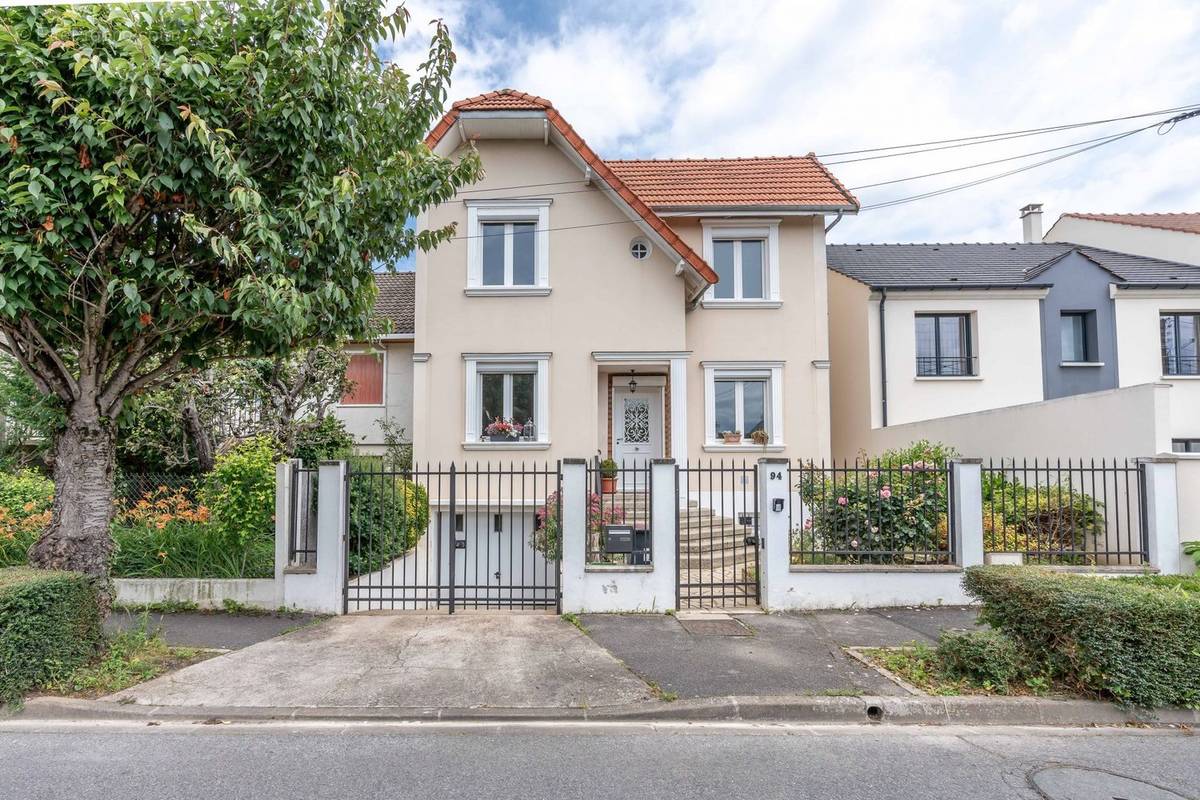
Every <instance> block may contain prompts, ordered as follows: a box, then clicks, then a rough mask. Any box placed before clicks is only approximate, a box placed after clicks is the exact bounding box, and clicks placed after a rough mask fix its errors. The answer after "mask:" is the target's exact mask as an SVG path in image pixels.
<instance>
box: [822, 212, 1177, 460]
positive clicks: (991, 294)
mask: <svg viewBox="0 0 1200 800" xmlns="http://www.w3.org/2000/svg"><path fill="white" fill-rule="evenodd" d="M1031 208H1034V207H1026V209H1023V212H1024V213H1025V216H1026V217H1028V216H1030V214H1032V213H1037V211H1036V209H1035V210H1033V211H1031V210H1030V209H1031ZM1036 227H1037V226H1036V222H1034V223H1032V224H1030V223H1027V228H1032V230H1028V229H1027V238H1034V239H1035V241H1026V242H1020V243H1009V244H873V245H871V244H863V245H830V246H829V247H828V248H827V260H828V264H829V268H830V271H831V275H830V280H829V303H830V319H831V327H830V358H831V362H832V370H831V371H832V374H831V387H832V397H833V402H832V408H833V421H832V430H833V440H834V451H835V453H836V454H838V455H853V454H854V453H855V452H857V451H858V450H859V449H860V448H865V449H868V450H875V449H877V448H875V447H872V444H871V443H872V437H871V431H873V430H878V429H882V428H886V427H888V426H897V425H906V424H908V423H915V422H920V421H927V420H934V419H943V418H947V417H952V416H955V415H962V414H971V413H974V412H979V411H984V410H988V409H996V408H1004V407H1011V406H1019V405H1022V404H1032V403H1040V402H1042V401H1047V400H1053V399H1055V398H1064V397H1071V396H1076V395H1083V394H1088V393H1095V392H1102V391H1104V390H1108V389H1117V388H1121V387H1130V386H1135V385H1140V384H1148V383H1157V382H1165V383H1168V384H1170V385H1171V386H1172V390H1171V395H1170V409H1171V410H1170V421H1169V427H1170V440H1171V444H1172V446H1173V447H1174V448H1175V449H1177V450H1180V451H1190V450H1192V449H1193V448H1198V449H1200V442H1197V441H1196V440H1197V437H1200V382H1197V380H1198V379H1200V370H1198V368H1197V363H1198V362H1197V350H1196V347H1197V344H1196V331H1197V329H1198V328H1200V267H1197V266H1194V265H1189V264H1182V263H1177V262H1170V261H1164V260H1160V259H1156V258H1151V257H1147V256H1140V255H1132V254H1129V253H1120V252H1114V251H1111V250H1106V249H1102V248H1099V247H1094V246H1086V245H1079V244H1071V243H1048V242H1039V241H1036V236H1037V234H1039V233H1040V231H1037V230H1036ZM1105 424H1106V425H1119V424H1121V421H1120V420H1109V421H1106V422H1105ZM910 427H911V426H910ZM915 435H919V431H918V432H917V434H915Z"/></svg>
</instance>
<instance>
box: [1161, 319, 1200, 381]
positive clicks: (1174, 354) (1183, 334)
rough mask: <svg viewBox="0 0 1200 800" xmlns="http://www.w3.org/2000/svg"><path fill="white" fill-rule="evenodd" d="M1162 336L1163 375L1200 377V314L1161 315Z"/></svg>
mask: <svg viewBox="0 0 1200 800" xmlns="http://www.w3.org/2000/svg"><path fill="white" fill-rule="evenodd" d="M1159 330H1160V333H1161V335H1162V362H1163V375H1200V352H1198V346H1197V332H1198V331H1200V313H1198V312H1187V313H1178V312H1172V313H1167V314H1160V315H1159Z"/></svg>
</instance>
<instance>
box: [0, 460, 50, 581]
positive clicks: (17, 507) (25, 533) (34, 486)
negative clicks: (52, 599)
mask: <svg viewBox="0 0 1200 800" xmlns="http://www.w3.org/2000/svg"><path fill="white" fill-rule="evenodd" d="M53 501H54V483H53V482H52V481H51V480H50V479H49V478H47V477H45V476H44V475H42V474H41V473H39V472H34V471H33V470H28V469H25V470H19V471H17V472H14V473H0V567H10V566H11V567H17V566H24V565H25V564H26V563H28V558H27V553H28V552H29V548H30V547H31V546H32V545H33V543H34V542H35V541H37V538H38V537H39V536H40V535H41V533H42V531H43V530H44V529H45V527H46V525H47V524H49V522H50V505H51V503H53Z"/></svg>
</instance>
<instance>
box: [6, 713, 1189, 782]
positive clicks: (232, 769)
mask: <svg viewBox="0 0 1200 800" xmlns="http://www.w3.org/2000/svg"><path fill="white" fill-rule="evenodd" d="M1198 762H1200V737H1197V736H1194V735H1190V734H1188V733H1183V732H1178V731H1146V730H1136V729H1115V730H1080V729H1072V730H1052V729H1039V728H1023V729H1011V728H1000V729H996V728H991V729H978V728H955V727H942V728H919V727H910V728H886V727H863V726H860V727H844V726H825V727H803V726H793V727H789V726H779V725H772V726H764V725H760V726H755V725H726V726H703V725H701V726H697V725H641V724H622V725H593V724H585V725H582V726H580V725H564V724H538V725H508V726H497V725H493V724H475V725H466V724H460V725H437V724H411V723H410V724H405V725H391V726H387V725H373V724H361V723H359V724H322V725H316V724H309V725H296V724H274V725H236V724H230V725H194V724H184V723H162V724H160V725H157V726H152V727H147V726H146V725H145V723H139V724H136V725H131V724H114V723H92V724H75V725H53V724H52V725H47V724H45V723H40V724H38V723H30V722H21V721H10V722H0V764H3V765H4V766H3V768H2V769H0V797H5V798H7V797H11V798H22V800H42V799H43V798H44V799H45V800H59V799H60V798H64V797H66V798H71V800H111V798H114V797H136V798H139V800H175V799H176V798H179V799H180V800H182V799H183V798H188V799H189V800H190V799H191V798H195V797H220V798H227V799H229V800H233V799H235V798H254V800H300V799H301V798H354V800H374V799H375V798H380V799H382V798H388V799H389V800H392V799H393V798H423V797H437V798H444V799H445V800H455V799H456V798H471V799H472V800H475V799H477V798H500V797H520V798H522V800H540V799H541V798H547V799H548V800H549V799H553V800H563V799H564V798H605V799H606V800H607V799H608V798H622V797H629V798H634V797H653V798H656V800H676V798H678V799H679V800H707V798H715V799H716V800H731V799H732V798H743V797H752V798H755V800H770V799H771V798H789V800H793V799H794V798H839V800H857V799H858V798H920V800H942V799H943V798H945V800H961V798H972V800H993V799H995V800H999V799H1000V798H1005V799H1006V800H1009V799H1010V798H1027V799H1028V800H1035V799H1036V798H1039V797H1042V796H1041V795H1039V794H1038V793H1037V792H1036V791H1035V790H1034V789H1033V788H1032V785H1031V783H1030V781H1031V778H1032V777H1036V775H1037V774H1038V772H1039V771H1040V770H1041V771H1043V773H1042V774H1043V775H1053V774H1054V773H1045V772H1044V770H1046V769H1047V768H1058V767H1062V766H1073V767H1079V768H1085V769H1087V770H1102V771H1104V772H1103V773H1088V774H1092V775H1093V777H1094V778H1095V780H1093V781H1091V782H1089V783H1088V784H1087V785H1088V786H1094V785H1101V784H1103V782H1104V780H1103V779H1104V778H1105V776H1107V775H1109V774H1112V773H1116V774H1118V775H1122V776H1126V777H1127V778H1131V779H1135V780H1137V781H1147V782H1150V783H1152V784H1154V785H1156V786H1159V787H1162V788H1161V789H1159V790H1157V792H1158V793H1152V792H1151V789H1150V788H1147V789H1146V790H1145V791H1143V792H1141V793H1138V792H1139V790H1138V786H1139V785H1138V784H1134V783H1130V782H1129V781H1124V782H1123V783H1122V786H1123V793H1122V794H1121V796H1122V797H1127V798H1128V800H1143V798H1151V797H1156V798H1158V797H1165V796H1168V795H1164V794H1162V792H1163V791H1172V792H1175V793H1177V794H1178V795H1181V796H1183V797H1187V798H1191V797H1194V796H1195V795H1196V792H1197V782H1196V764H1197V763H1198ZM1058 774H1059V775H1062V774H1063V773H1062V772H1061V771H1060V772H1059V773H1058ZM1066 774H1067V775H1068V776H1069V775H1070V774H1080V775H1082V774H1084V773H1066ZM1080 785H1083V783H1082V781H1081V784H1080ZM1059 788H1062V783H1061V779H1060V782H1059ZM1067 788H1068V789H1069V788H1070V787H1069V784H1068V787H1067ZM1087 796H1088V797H1089V798H1090V797H1092V796H1095V797H1109V796H1112V795H1105V794H1098V795H1097V794H1094V792H1093V793H1089V794H1088V795H1087ZM1058 797H1063V798H1067V797H1070V798H1072V800H1082V798H1083V795H1079V794H1074V795H1072V794H1063V795H1055V800H1057V798H1058Z"/></svg>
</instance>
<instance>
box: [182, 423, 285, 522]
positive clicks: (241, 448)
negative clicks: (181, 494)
mask: <svg viewBox="0 0 1200 800" xmlns="http://www.w3.org/2000/svg"><path fill="white" fill-rule="evenodd" d="M278 460H279V458H278V454H277V453H276V450H275V444H274V441H273V440H272V439H271V438H270V437H268V436H256V437H254V438H252V439H247V440H246V441H244V442H242V443H241V444H239V445H238V446H237V447H235V448H234V449H233V450H230V451H229V452H228V453H224V454H222V455H220V456H218V457H217V460H216V462H215V463H214V465H213V471H212V472H210V473H209V474H208V475H207V476H205V479H204V482H203V483H202V485H201V487H200V493H199V499H200V502H201V503H202V504H203V505H205V506H208V508H210V509H212V518H213V522H214V523H215V524H216V526H217V529H218V530H219V531H220V533H221V535H222V536H223V537H224V538H225V540H226V541H227V542H230V543H235V542H237V543H241V544H243V545H244V544H246V543H248V542H251V541H253V540H256V539H260V538H265V539H274V537H275V463H276V462H277V461H278Z"/></svg>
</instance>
